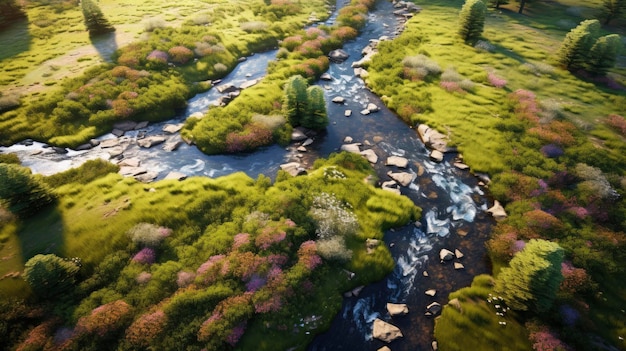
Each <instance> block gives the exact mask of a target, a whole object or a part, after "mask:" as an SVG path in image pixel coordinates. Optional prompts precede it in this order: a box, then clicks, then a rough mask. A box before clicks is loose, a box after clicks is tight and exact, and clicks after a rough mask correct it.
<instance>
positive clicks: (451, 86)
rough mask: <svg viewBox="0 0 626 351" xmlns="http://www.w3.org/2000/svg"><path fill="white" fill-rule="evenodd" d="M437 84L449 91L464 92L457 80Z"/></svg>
mask: <svg viewBox="0 0 626 351" xmlns="http://www.w3.org/2000/svg"><path fill="white" fill-rule="evenodd" d="M439 85H440V86H441V87H442V88H443V89H445V90H446V91H447V92H449V93H464V92H465V90H463V89H461V86H460V85H459V83H457V82H448V81H445V82H441V83H439Z"/></svg>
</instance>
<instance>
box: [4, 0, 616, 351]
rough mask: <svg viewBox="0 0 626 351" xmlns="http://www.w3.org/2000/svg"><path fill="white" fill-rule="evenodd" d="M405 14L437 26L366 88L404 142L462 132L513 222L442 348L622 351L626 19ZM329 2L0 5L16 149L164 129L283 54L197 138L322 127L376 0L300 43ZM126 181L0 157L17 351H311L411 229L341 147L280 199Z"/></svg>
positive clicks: (579, 10) (248, 190)
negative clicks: (419, 132)
mask: <svg viewBox="0 0 626 351" xmlns="http://www.w3.org/2000/svg"><path fill="white" fill-rule="evenodd" d="M381 1H382V0H381ZM413 2H414V3H415V4H416V5H417V6H419V7H420V8H421V12H419V13H418V14H415V15H414V16H412V17H411V18H408V20H407V22H406V25H405V27H404V29H403V31H402V32H401V33H400V34H399V35H398V36H397V37H396V38H394V39H393V40H384V41H380V42H379V43H378V45H377V47H376V52H377V53H376V54H375V55H374V56H373V57H372V59H371V60H367V61H364V62H362V63H361V65H362V66H361V67H360V69H361V70H364V71H365V72H366V74H361V75H360V76H361V77H362V78H363V79H364V81H365V83H366V85H367V87H368V88H369V89H371V91H372V92H374V93H375V94H376V95H378V96H381V98H382V100H383V102H384V103H385V104H386V105H387V107H389V108H390V109H391V110H393V111H394V112H396V114H397V115H398V116H399V118H401V119H402V120H404V121H405V122H406V123H407V124H408V125H409V126H411V127H415V128H416V127H417V126H418V125H420V124H427V125H429V126H430V127H432V128H433V129H436V130H438V131H440V132H441V133H443V134H445V135H447V136H448V138H449V144H448V145H449V146H451V147H454V149H455V150H458V152H459V154H460V155H462V160H463V162H464V163H465V164H467V165H469V167H470V169H471V171H472V172H474V173H476V174H478V173H482V174H487V175H489V178H490V180H489V181H487V184H486V187H485V188H487V189H488V191H489V193H490V196H491V197H493V199H495V200H497V201H498V202H499V203H501V204H502V206H503V211H504V212H503V213H505V215H502V216H500V218H499V220H498V222H497V224H496V225H495V226H494V227H493V228H494V229H493V232H492V234H491V238H490V239H489V240H488V241H487V242H486V243H485V244H486V245H487V248H488V252H489V259H490V261H491V266H492V272H491V274H490V275H487V274H483V275H479V276H476V277H474V281H473V283H472V284H471V286H469V287H465V288H463V289H460V290H458V291H456V292H453V293H452V294H450V296H449V297H448V300H447V301H442V304H443V303H444V302H447V304H444V306H443V309H442V311H441V315H440V316H439V317H438V318H437V319H436V321H435V328H434V335H433V339H434V340H436V341H435V342H434V344H436V345H437V346H438V348H439V349H441V350H444V351H449V350H465V349H476V350H494V351H496V350H530V349H532V350H613V349H615V348H617V349H621V350H626V341H625V338H626V311H625V309H626V285H624V283H623V282H624V281H625V280H626V268H625V267H626V266H625V265H626V202H625V201H624V198H625V197H626V139H625V138H626V119H625V117H624V114H625V113H626V66H625V65H624V55H623V53H624V47H623V46H624V45H623V43H624V39H623V38H624V35H625V34H626V33H625V32H626V17H625V15H626V2H625V1H622V0H591V1H582V0H555V1H549V2H546V1H538V0H535V1H531V0H521V2H518V1H515V0H467V1H463V0H428V1H426V0H415V1H413ZM333 6H334V4H333V3H329V2H327V1H326V0H310V1H294V0H234V1H217V0H215V1H213V0H210V1H190V0H184V1H178V2H172V1H165V0H153V1H150V2H143V1H136V0H122V1H113V0H100V1H91V0H82V1H80V2H77V1H73V0H26V1H15V0H0V72H1V74H0V86H1V88H0V145H3V146H8V145H11V144H14V143H16V142H20V141H22V140H24V139H34V140H36V141H40V142H45V143H48V144H50V145H54V146H60V147H70V148H76V147H79V146H81V145H85V144H86V143H89V142H90V140H91V139H93V138H96V137H98V136H101V135H103V134H106V133H108V132H110V131H111V130H112V129H113V126H114V125H116V123H120V122H124V121H134V122H142V121H144V122H155V121H165V120H168V119H171V118H172V117H174V116H175V115H176V114H177V113H179V112H180V111H181V109H183V108H184V107H185V106H186V103H187V100H188V99H189V98H191V97H192V96H194V95H195V94H197V93H199V92H204V91H207V90H209V89H215V88H216V86H217V84H218V83H219V81H220V79H221V78H223V77H225V76H226V75H227V74H228V73H229V72H231V71H232V70H233V69H234V68H235V67H236V66H237V64H238V63H240V62H242V61H243V60H245V58H246V57H247V56H250V55H253V54H255V53H259V52H262V51H266V50H273V49H276V50H277V54H276V58H277V59H276V60H275V61H272V62H270V64H269V67H268V69H267V74H266V75H265V76H264V77H263V78H262V79H260V80H258V81H255V82H253V84H249V86H248V87H246V88H245V89H243V90H241V92H238V94H237V95H233V96H232V101H230V100H229V101H228V102H225V101H224V103H223V104H222V106H215V107H214V108H210V109H209V110H208V112H207V113H204V114H201V115H199V116H197V118H196V117H190V118H188V119H187V120H186V121H185V123H184V126H183V127H182V130H181V131H180V135H181V137H182V138H183V139H184V140H185V141H187V142H188V143H190V144H194V145H196V146H197V147H198V149H200V150H201V151H202V152H204V153H206V154H224V153H240V152H253V151H254V150H256V149H258V148H260V147H263V146H268V145H272V144H276V143H278V144H281V145H286V144H288V143H289V142H290V141H291V135H292V130H293V128H295V127H298V126H302V127H306V128H309V129H313V130H322V129H324V128H325V127H326V125H327V124H328V121H329V119H328V116H327V115H326V111H325V103H326V102H325V101H324V95H323V90H322V89H321V88H319V87H318V86H312V85H311V86H310V85H309V84H311V83H313V82H314V81H316V80H317V79H318V78H320V76H321V75H322V74H323V73H324V72H325V71H326V70H327V69H328V67H329V64H330V63H329V58H328V54H329V52H331V51H332V50H334V49H338V48H341V47H342V45H343V44H344V43H345V42H347V41H349V40H351V39H354V38H356V37H357V35H358V33H359V30H360V29H362V27H363V25H364V24H365V22H366V20H367V12H368V11H369V10H370V9H371V8H372V7H373V6H375V1H374V0H352V1H351V2H350V3H349V4H348V5H346V6H344V7H343V8H342V9H341V10H339V12H338V15H337V17H336V20H335V21H334V23H333V24H332V25H319V26H315V27H310V28H308V29H306V30H305V29H303V28H305V27H306V25H307V24H310V23H314V22H318V21H321V20H324V19H326V18H328V16H329V15H330V13H331V9H332V7H333ZM342 118H343V117H342ZM416 129H417V128H416ZM118 171H119V167H118V166H117V165H115V164H112V163H109V162H107V161H103V160H93V161H88V162H86V163H84V164H83V165H82V166H80V167H79V168H75V169H70V170H68V171H66V172H62V173H58V174H55V175H51V176H42V175H38V174H32V173H31V171H30V170H29V169H28V168H26V167H23V166H21V165H20V160H19V158H18V157H17V156H16V155H14V154H5V153H0V257H2V260H0V277H1V278H2V279H0V340H2V349H3V350H4V349H6V350H176V349H181V348H185V349H188V350H234V349H237V350H287V349H293V350H296V349H297V350H304V349H306V346H307V344H308V343H310V342H311V340H312V339H313V337H314V336H315V334H316V333H319V332H322V331H323V330H325V329H327V328H329V326H330V322H331V320H332V318H333V317H334V316H335V315H336V314H337V313H338V311H339V310H340V308H341V303H342V293H344V292H346V291H350V290H352V289H355V288H358V287H360V286H363V285H366V284H369V283H372V282H375V281H379V280H381V279H382V278H383V277H385V275H387V274H388V273H389V272H391V270H392V269H393V267H394V261H393V258H392V257H391V255H390V252H389V249H388V248H387V246H386V245H385V244H384V242H383V240H382V239H383V232H384V231H385V230H387V229H390V228H394V227H400V226H405V225H407V224H409V223H412V222H413V221H415V220H418V219H419V218H420V217H421V209H420V208H419V207H417V206H416V205H415V204H414V203H413V202H412V201H411V200H410V199H409V198H408V197H405V196H401V195H396V194H394V193H392V192H388V191H385V190H383V189H381V188H379V187H377V186H375V184H376V180H377V179H376V175H375V172H374V170H373V168H372V166H371V165H370V164H369V163H368V161H367V160H366V159H364V158H363V157H361V156H360V155H355V154H350V153H345V152H344V153H338V154H332V155H331V156H330V157H329V158H328V159H326V160H317V161H316V162H315V164H314V166H313V167H312V169H310V170H309V171H308V175H306V176H298V177H293V176H291V175H289V174H288V173H286V172H283V171H279V172H278V174H277V175H276V179H275V180H274V181H272V180H271V179H270V178H269V177H267V176H263V175H260V176H259V177H258V178H257V179H252V178H250V177H249V176H248V175H246V174H244V173H233V174H231V175H228V176H224V177H220V178H215V179H213V178H208V177H190V178H187V179H184V180H159V181H156V182H152V183H142V182H139V181H137V180H135V179H134V178H126V177H123V176H121V175H120V174H118Z"/></svg>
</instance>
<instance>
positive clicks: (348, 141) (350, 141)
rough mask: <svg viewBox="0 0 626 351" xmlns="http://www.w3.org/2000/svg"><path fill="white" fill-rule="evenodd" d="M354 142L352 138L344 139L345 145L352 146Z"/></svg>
mask: <svg viewBox="0 0 626 351" xmlns="http://www.w3.org/2000/svg"><path fill="white" fill-rule="evenodd" d="M352 141H353V139H352V137H351V136H346V137H345V138H343V143H344V144H351V143H352Z"/></svg>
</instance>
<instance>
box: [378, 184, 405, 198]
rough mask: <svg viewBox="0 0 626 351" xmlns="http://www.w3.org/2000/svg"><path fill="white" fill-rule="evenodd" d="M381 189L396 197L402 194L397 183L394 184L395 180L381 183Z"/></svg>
mask: <svg viewBox="0 0 626 351" xmlns="http://www.w3.org/2000/svg"><path fill="white" fill-rule="evenodd" d="M381 189H383V190H386V191H390V192H392V193H395V194H398V195H401V194H402V192H401V191H400V189H399V188H398V183H396V181H395V180H389V181H386V182H383V184H382V185H381Z"/></svg>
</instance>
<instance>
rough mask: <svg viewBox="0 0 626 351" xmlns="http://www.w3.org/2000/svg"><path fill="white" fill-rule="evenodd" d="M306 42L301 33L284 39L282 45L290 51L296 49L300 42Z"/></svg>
mask: <svg viewBox="0 0 626 351" xmlns="http://www.w3.org/2000/svg"><path fill="white" fill-rule="evenodd" d="M303 42H304V39H303V38H302V36H301V35H294V36H291V37H287V38H285V39H283V41H282V47H284V48H285V49H287V50H289V51H293V50H295V49H296V48H297V47H298V46H300V44H302V43H303Z"/></svg>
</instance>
